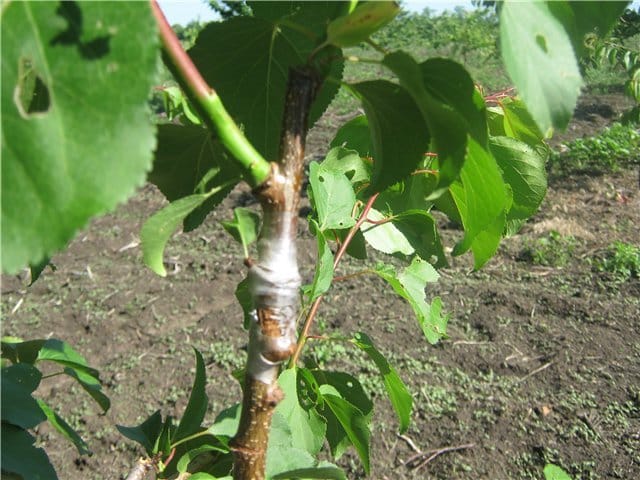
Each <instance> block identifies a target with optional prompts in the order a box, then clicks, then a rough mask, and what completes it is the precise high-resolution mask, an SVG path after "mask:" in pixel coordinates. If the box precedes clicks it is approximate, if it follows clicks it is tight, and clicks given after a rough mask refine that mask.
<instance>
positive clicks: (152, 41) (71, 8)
mask: <svg viewBox="0 0 640 480" xmlns="http://www.w3.org/2000/svg"><path fill="white" fill-rule="evenodd" d="M132 45H135V48H132ZM157 46H158V36H157V32H156V26H155V21H154V20H153V17H152V15H151V10H150V7H149V4H148V3H146V2H125V3H113V2H64V3H58V2H38V3H34V2H11V3H6V4H4V5H3V7H2V269H3V270H5V271H7V272H16V271H18V270H19V269H20V268H21V267H23V266H26V265H27V264H37V263H38V262H40V261H41V260H43V259H44V258H45V257H47V256H50V255H51V254H52V253H53V252H54V251H56V250H58V249H60V248H63V247H64V246H65V245H66V244H67V243H68V241H69V240H70V239H71V237H72V236H73V234H74V233H75V232H76V231H77V230H78V229H79V228H82V227H83V226H84V225H86V223H87V221H88V220H89V218H90V217H92V216H94V215H97V214H101V213H104V212H107V211H109V210H111V209H113V208H114V207H115V206H116V205H117V204H118V203H120V202H122V201H123V200H125V199H126V198H127V197H128V196H130V195H131V194H133V192H134V191H135V189H136V188H137V187H139V186H141V185H142V184H143V183H144V180H145V178H146V173H147V171H148V170H149V169H150V167H151V159H152V151H153V148H154V147H155V136H154V133H155V127H154V126H153V122H152V121H151V118H150V115H149V108H148V103H147V99H148V95H149V91H150V89H151V87H152V86H153V83H154V80H155V76H156V71H157V61H158V48H157ZM33 77H35V78H36V82H35V84H37V85H40V86H41V88H40V90H41V91H46V95H45V96H46V99H47V101H46V102H45V103H44V105H40V106H39V108H36V109H35V110H33V108H34V107H33V105H23V104H22V102H21V101H20V100H19V98H25V90H28V89H29V85H30V84H29V82H28V81H27V79H28V78H33ZM30 93H31V92H29V94H28V95H26V97H27V98H28V97H30V96H31V95H30ZM16 94H18V95H16Z"/></svg>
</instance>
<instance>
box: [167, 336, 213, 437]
mask: <svg viewBox="0 0 640 480" xmlns="http://www.w3.org/2000/svg"><path fill="white" fill-rule="evenodd" d="M193 351H194V353H195V355H196V377H195V379H194V381H193V387H192V388H191V394H190V395H189V402H188V403H187V407H186V408H185V410H184V413H183V414H182V419H181V420H180V423H179V424H178V428H177V429H176V432H175V435H174V436H173V437H172V441H174V442H177V441H178V440H182V439H183V438H185V437H188V436H189V435H191V434H193V433H196V432H197V431H198V430H200V425H201V424H202V421H203V420H204V416H205V414H206V413H207V406H208V405H209V398H208V397H207V392H206V391H205V387H206V383H207V378H206V373H205V368H204V360H203V359H202V355H201V354H200V352H199V351H198V350H197V349H195V348H194V349H193Z"/></svg>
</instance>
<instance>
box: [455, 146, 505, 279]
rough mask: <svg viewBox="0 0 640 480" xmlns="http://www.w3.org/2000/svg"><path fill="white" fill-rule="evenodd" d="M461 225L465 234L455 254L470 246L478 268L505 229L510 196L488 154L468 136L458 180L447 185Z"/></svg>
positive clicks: (494, 249)
mask: <svg viewBox="0 0 640 480" xmlns="http://www.w3.org/2000/svg"><path fill="white" fill-rule="evenodd" d="M449 191H450V193H451V195H452V197H453V200H454V202H455V205H456V207H457V210H458V213H459V215H460V218H461V220H462V224H463V225H464V230H465V236H464V239H463V240H462V241H461V242H459V243H458V244H457V245H456V247H455V249H454V251H453V254H454V255H460V254H462V253H464V252H466V251H467V250H469V249H471V250H472V251H473V254H474V259H475V267H476V268H480V267H481V266H482V265H484V263H486V262H487V260H489V258H491V257H492V256H493V254H494V253H495V251H496V249H497V248H498V243H499V242H500V238H501V235H502V232H503V230H504V222H505V212H506V210H507V208H508V203H509V196H508V194H507V190H506V187H505V183H504V180H503V179H502V175H501V173H500V169H499V168H498V165H497V163H496V160H495V159H494V158H493V156H492V155H491V153H490V152H489V151H488V150H486V149H485V148H483V147H481V146H480V145H479V144H477V143H476V142H475V141H474V140H473V139H469V151H468V155H467V159H466V161H465V164H464V166H463V167H462V170H461V171H460V180H459V181H458V182H455V183H454V184H452V185H451V187H450V188H449Z"/></svg>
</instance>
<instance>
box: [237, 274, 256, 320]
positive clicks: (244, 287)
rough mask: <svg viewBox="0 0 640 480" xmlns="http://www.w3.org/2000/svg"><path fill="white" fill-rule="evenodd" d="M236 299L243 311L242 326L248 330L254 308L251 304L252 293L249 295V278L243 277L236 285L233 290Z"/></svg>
mask: <svg viewBox="0 0 640 480" xmlns="http://www.w3.org/2000/svg"><path fill="white" fill-rule="evenodd" d="M235 296H236V300H238V303H239V304H240V306H241V307H242V313H243V317H244V318H243V321H242V326H243V327H244V329H245V330H249V327H250V326H251V322H252V321H253V318H254V317H253V314H252V312H253V311H254V310H255V307H254V305H253V295H251V290H250V289H249V278H248V277H245V278H243V279H242V280H241V281H240V283H238V285H237V286H236V291H235Z"/></svg>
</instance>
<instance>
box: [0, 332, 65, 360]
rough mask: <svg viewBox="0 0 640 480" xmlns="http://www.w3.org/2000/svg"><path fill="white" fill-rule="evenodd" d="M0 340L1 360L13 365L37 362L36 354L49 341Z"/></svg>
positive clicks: (4, 338)
mask: <svg viewBox="0 0 640 480" xmlns="http://www.w3.org/2000/svg"><path fill="white" fill-rule="evenodd" d="M13 340H14V339H7V338H6V337H3V338H2V358H8V359H10V360H11V361H12V362H13V363H18V362H20V363H30V364H34V363H35V362H36V361H37V360H38V353H40V349H41V348H42V346H43V345H44V344H45V343H46V342H47V341H51V340H53V339H50V340H27V341H26V342H23V341H22V340H21V339H16V340H17V341H13Z"/></svg>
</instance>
